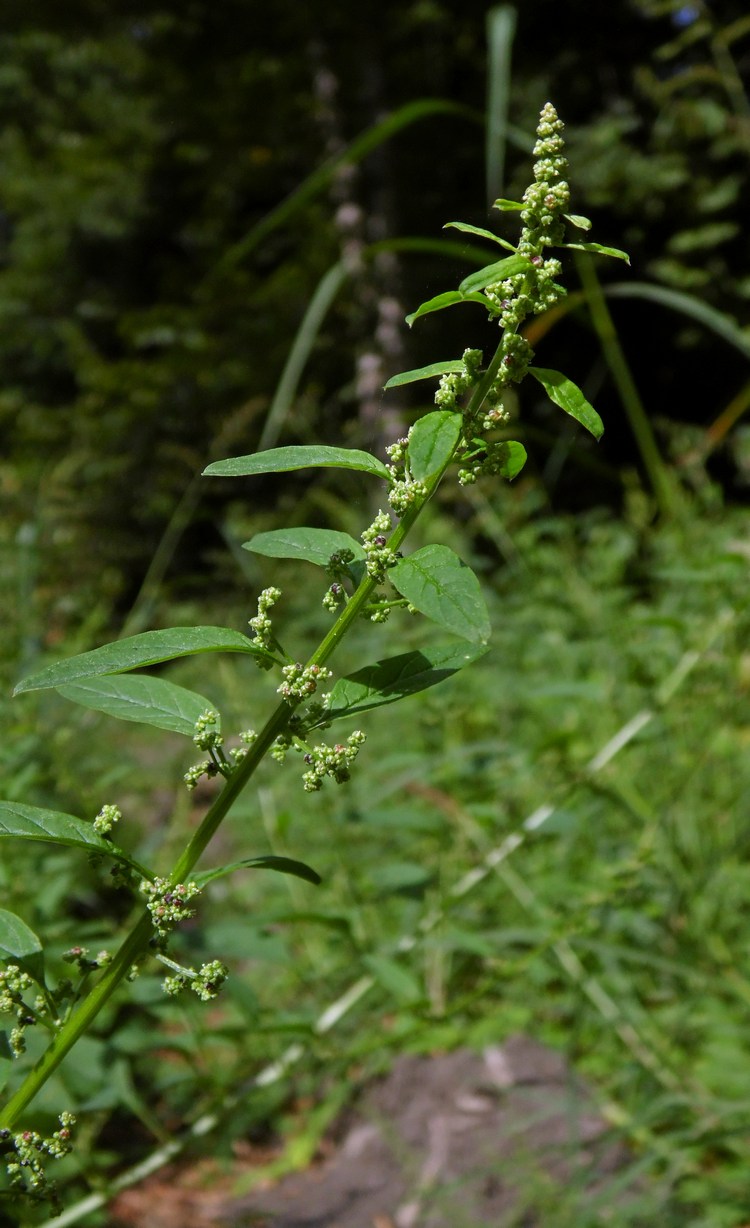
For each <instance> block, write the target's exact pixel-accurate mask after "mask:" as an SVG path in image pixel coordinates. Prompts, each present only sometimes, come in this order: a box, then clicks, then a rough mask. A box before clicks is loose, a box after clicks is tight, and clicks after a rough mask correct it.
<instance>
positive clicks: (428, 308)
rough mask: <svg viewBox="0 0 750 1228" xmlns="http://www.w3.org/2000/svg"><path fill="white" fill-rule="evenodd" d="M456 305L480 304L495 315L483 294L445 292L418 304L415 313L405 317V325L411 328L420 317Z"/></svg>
mask: <svg viewBox="0 0 750 1228" xmlns="http://www.w3.org/2000/svg"><path fill="white" fill-rule="evenodd" d="M456 303H481V304H482V306H483V307H486V308H487V310H488V311H490V312H492V313H494V314H497V307H495V305H494V303H491V302H490V300H489V299H488V298H487V297H486V296H485V295H484V294H464V293H463V292H462V291H461V290H446V291H445V293H444V294H437V295H436V296H435V298H430V299H428V300H427V302H426V303H420V305H419V307H417V310H416V311H413V312H412V313H411V315H409V316H407V317H406V323H407V324H408V325H409V328H411V326H412V324H413V323H414V321H415V320H419V319H420V318H421V317H422V316H426V315H429V314H430V313H431V312H433V311H442V310H443V309H444V308H445V307H453V306H454V305H455V304H456Z"/></svg>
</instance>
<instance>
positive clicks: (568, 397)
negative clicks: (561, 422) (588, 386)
mask: <svg viewBox="0 0 750 1228" xmlns="http://www.w3.org/2000/svg"><path fill="white" fill-rule="evenodd" d="M529 375H533V376H534V379H536V380H539V383H540V384H541V385H542V387H543V388H544V391H545V392H546V393H547V396H548V397H549V399H550V401H554V403H555V405H559V406H560V409H564V410H565V412H566V414H570V416H571V418H575V420H576V422H580V424H581V426H585V428H586V430H587V431H590V432H591V434H592V435H593V436H594V439H601V437H602V435H603V434H604V426H603V424H602V420H601V418H600V417H599V415H598V413H597V412H596V410H595V409H594V407H593V405H589V403H588V401H587V400H586V398H585V396H584V395H583V393H582V392H581V390H580V388H579V387H578V386H577V385H576V384H574V383H573V381H572V380H570V379H568V378H567V376H566V375H562V374H561V373H560V372H559V371H550V370H548V369H546V368H544V367H529Z"/></svg>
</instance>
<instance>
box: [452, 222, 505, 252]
mask: <svg viewBox="0 0 750 1228" xmlns="http://www.w3.org/2000/svg"><path fill="white" fill-rule="evenodd" d="M449 226H452V227H453V229H454V230H463V231H464V232H465V233H466V234H469V235H477V237H478V238H480V239H490V240H491V242H492V243H499V244H500V246H501V247H504V248H506V249H507V250H508V251H509V252H514V251H515V250H516V249H515V247H514V246H513V244H512V243H509V242H508V240H507V239H501V238H499V236H498V235H494V234H493V233H492V231H491V230H482V228H481V226H470V225H469V223H468V222H446V223H445V226H444V227H443V230H447V229H448V227H449Z"/></svg>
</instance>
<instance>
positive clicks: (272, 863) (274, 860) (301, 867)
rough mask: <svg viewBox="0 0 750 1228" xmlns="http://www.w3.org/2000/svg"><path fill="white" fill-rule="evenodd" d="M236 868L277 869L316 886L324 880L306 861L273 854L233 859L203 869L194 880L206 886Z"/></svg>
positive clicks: (231, 872)
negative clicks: (224, 864) (225, 863)
mask: <svg viewBox="0 0 750 1228" xmlns="http://www.w3.org/2000/svg"><path fill="white" fill-rule="evenodd" d="M235 870H275V871H276V872H277V873H278V874H292V875H294V877H295V878H304V880H305V882H307V883H313V885H314V886H316V887H317V886H318V884H319V883H322V881H323V879H322V878H321V877H320V875H319V874H318V873H317V872H316V871H315V870H313V868H312V866H308V865H305V863H304V861H294V860H293V858H291V857H276V856H274V855H272V854H269V855H268V856H266V857H244V858H243V859H242V861H232V862H230V863H229V864H228V865H226V866H216V868H215V869H213V870H202V871H201V872H200V873H199V874H194V875H193V881H194V882H196V883H198V885H199V886H201V887H205V885H206V883H211V882H213V880H214V879H215V878H222V877H223V876H224V875H225V874H233V873H234V871H235Z"/></svg>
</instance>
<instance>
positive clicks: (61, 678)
mask: <svg viewBox="0 0 750 1228" xmlns="http://www.w3.org/2000/svg"><path fill="white" fill-rule="evenodd" d="M203 652H246V653H249V654H251V655H252V656H259V655H261V656H267V655H268V654H267V653H265V652H263V651H262V650H261V649H260V648H258V646H257V644H254V643H253V641H252V640H251V639H249V638H248V637H247V636H246V635H242V633H241V632H239V631H232V630H231V629H230V628H229V627H169V628H168V629H167V630H164V631H144V632H142V634H141V635H131V636H129V637H128V638H127V639H124V640H115V642H114V643H113V644H104V645H102V647H101V648H94V649H92V650H91V652H82V653H80V654H79V656H77V657H69V658H68V659H67V660H66V661H58V662H57V664H55V665H48V666H47V667H46V669H41V670H39V672H38V673H36V674H31V675H30V676H29V677H28V678H24V679H23V680H22V681H21V682H19V683H18V686H17V687H16V689H15V691H14V695H20V694H21V692H22V691H37V690H42V689H44V688H46V687H59V686H64V685H66V684H67V683H69V682H77V681H78V679H79V678H95V677H97V676H98V675H101V674H124V673H127V671H128V670H131V669H142V668H144V667H145V666H147V665H157V664H158V663H159V662H160V661H171V660H174V659H175V658H176V657H191V656H195V655H197V654H199V653H203Z"/></svg>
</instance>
